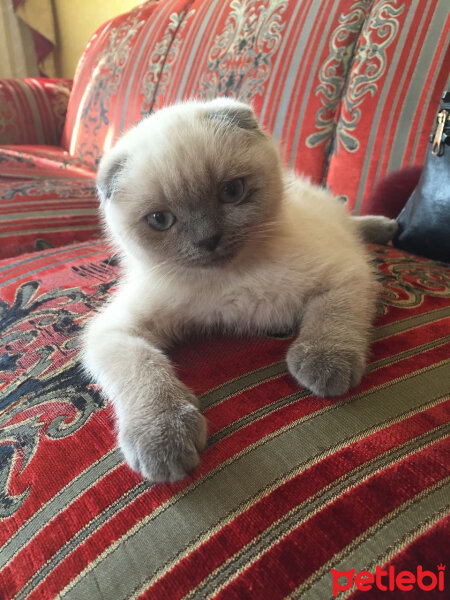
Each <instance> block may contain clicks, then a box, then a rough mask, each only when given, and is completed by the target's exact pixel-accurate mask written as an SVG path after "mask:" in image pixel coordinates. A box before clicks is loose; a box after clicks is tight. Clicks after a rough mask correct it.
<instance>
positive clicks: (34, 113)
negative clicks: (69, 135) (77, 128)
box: [0, 78, 72, 145]
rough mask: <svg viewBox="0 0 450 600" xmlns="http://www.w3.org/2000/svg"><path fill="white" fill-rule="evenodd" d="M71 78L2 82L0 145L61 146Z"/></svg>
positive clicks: (0, 87)
mask: <svg viewBox="0 0 450 600" xmlns="http://www.w3.org/2000/svg"><path fill="white" fill-rule="evenodd" d="M71 87H72V80H71V79H44V78H28V79H0V144H50V145H52V144H60V142H61V133H62V129H63V126H64V122H65V118H66V111H67V104H68V101H69V94H70V90H71Z"/></svg>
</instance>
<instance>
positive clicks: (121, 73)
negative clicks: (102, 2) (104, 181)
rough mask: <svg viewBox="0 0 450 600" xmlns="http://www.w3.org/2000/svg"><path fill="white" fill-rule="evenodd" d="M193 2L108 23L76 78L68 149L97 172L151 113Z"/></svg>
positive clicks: (152, 6)
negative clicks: (127, 133) (121, 137)
mask: <svg viewBox="0 0 450 600" xmlns="http://www.w3.org/2000/svg"><path fill="white" fill-rule="evenodd" d="M188 4H189V2H188V0H176V1H175V2H174V1H173V0H169V1H168V2H157V1H156V2H154V1H150V2H146V3H145V4H143V5H142V6H138V7H136V8H135V9H134V10H132V11H131V12H129V13H127V14H125V15H121V16H119V17H117V18H115V19H112V20H111V21H109V22H107V23H105V25H103V26H102V27H100V29H99V30H98V31H97V33H96V34H95V35H94V37H93V38H92V40H91V41H90V43H89V45H88V46H87V48H86V50H85V52H84V54H83V56H82V58H81V60H80V63H79V65H78V68H77V72H76V74H75V80H74V87H73V91H72V94H71V97H70V102H69V107H68V111H67V120H66V124H65V128H64V133H63V138H62V145H63V147H64V148H65V149H66V150H68V151H69V152H70V153H71V154H72V155H73V156H75V157H77V158H80V159H81V160H82V161H83V162H84V163H85V164H86V165H89V166H90V167H91V168H93V167H95V166H96V165H97V163H98V161H99V159H100V157H101V155H102V154H103V152H104V151H105V150H107V149H108V148H110V147H111V145H112V144H113V143H114V141H115V140H116V139H117V137H118V136H119V135H120V133H121V132H123V131H124V130H125V129H127V128H129V127H130V126H131V125H134V124H135V123H137V122H138V121H139V120H140V119H141V118H142V117H143V116H145V115H146V114H148V113H149V112H150V111H151V109H152V106H153V98H154V95H155V92H156V89H157V86H158V83H159V79H160V75H161V69H162V66H163V65H164V63H165V61H166V60H167V55H168V53H169V51H170V48H171V45H172V42H173V36H174V33H175V32H176V31H177V30H178V28H179V25H180V22H182V21H183V18H184V15H185V12H184V9H185V7H186V6H187V5H188Z"/></svg>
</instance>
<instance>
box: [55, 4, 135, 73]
mask: <svg viewBox="0 0 450 600" xmlns="http://www.w3.org/2000/svg"><path fill="white" fill-rule="evenodd" d="M142 1H143V0H140V1H139V0H79V1H78V2H74V0H53V6H54V12H55V21H56V33H57V41H58V47H57V49H56V51H55V65H56V75H57V76H58V77H73V75H74V73H75V68H76V66H77V63H78V60H79V59H80V57H81V54H82V52H83V50H84V48H85V46H86V44H87V43H88V41H89V40H90V38H91V37H92V34H93V33H94V32H95V31H96V29H98V27H100V25H101V24H102V23H104V22H105V21H107V20H108V19H111V18H112V17H115V16H116V15H120V14H121V13H124V12H127V11H129V10H130V9H131V8H133V7H135V6H137V5H138V4H142Z"/></svg>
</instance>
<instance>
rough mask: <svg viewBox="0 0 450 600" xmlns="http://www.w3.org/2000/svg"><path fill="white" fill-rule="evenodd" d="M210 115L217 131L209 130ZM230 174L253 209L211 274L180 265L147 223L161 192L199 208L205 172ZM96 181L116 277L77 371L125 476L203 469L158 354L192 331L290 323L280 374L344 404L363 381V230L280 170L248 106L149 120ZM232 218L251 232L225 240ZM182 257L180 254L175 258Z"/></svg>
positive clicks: (195, 414)
mask: <svg viewBox="0 0 450 600" xmlns="http://www.w3.org/2000/svg"><path fill="white" fill-rule="evenodd" d="M216 112H217V122H216V121H214V120H213V121H211V120H208V115H209V114H211V113H212V114H215V113H216ZM224 115H225V116H224ZM228 116H230V117H232V118H234V117H235V120H234V121H233V120H231V121H229V122H227V118H228ZM211 123H212V124H211ZM205 165H208V168H207V169H206V167H205ZM239 169H242V174H243V175H245V176H246V177H247V176H248V177H249V178H250V182H251V183H249V185H254V186H255V189H257V190H258V191H257V193H256V195H255V200H254V203H253V204H252V202H249V203H248V206H242V207H240V208H237V209H236V210H234V209H233V208H229V207H226V211H227V212H226V215H227V217H226V219H228V221H227V223H228V224H229V225H228V226H227V227H228V229H226V231H229V233H228V234H227V233H224V242H223V245H224V247H225V245H226V243H227V235H228V236H229V239H230V240H232V242H230V244H231V243H236V248H237V250H236V251H235V254H233V255H232V256H231V257H229V258H228V259H227V260H225V261H224V262H223V263H220V264H218V265H217V266H215V265H206V266H203V264H199V265H196V263H193V266H191V267H190V266H189V265H187V263H186V264H185V263H183V262H182V261H181V259H180V261H181V262H178V258H177V256H176V254H175V250H174V247H175V246H174V245H176V244H177V243H178V238H176V237H175V236H176V230H175V227H173V228H172V229H173V230H171V231H170V232H165V233H163V235H160V233H161V232H158V233H157V234H155V232H151V231H149V230H148V225H147V224H146V223H144V221H143V219H144V217H145V216H146V215H147V214H148V213H151V212H152V211H156V210H163V209H164V208H165V205H164V200H162V198H167V194H169V190H170V194H172V195H176V194H180V195H181V196H182V195H183V189H185V190H186V194H188V190H190V191H189V194H190V196H189V197H190V198H197V197H198V196H199V194H200V192H198V193H197V191H196V190H197V187H196V186H199V185H200V184H201V182H202V181H203V179H202V178H206V177H207V173H206V171H208V173H209V175H208V176H211V175H210V172H211V171H213V172H214V174H216V173H217V177H218V178H219V180H220V181H222V180H223V179H226V178H232V177H239V176H240V175H241V173H240V172H239ZM249 171H250V173H251V174H248V173H249ZM253 171H255V173H253ZM214 176H215V175H214ZM252 178H253V179H252ZM213 180H214V179H213ZM98 182H99V193H100V196H101V198H102V207H103V213H104V217H105V222H106V226H107V230H108V233H109V235H110V238H111V239H112V241H113V243H114V244H115V245H116V246H117V247H118V249H119V251H120V254H121V256H122V268H123V276H122V279H121V281H120V284H119V288H118V291H117V293H116V294H115V296H114V297H113V298H112V300H111V301H110V302H109V304H108V305H107V306H105V307H104V309H103V310H102V311H101V312H100V313H99V314H97V315H95V316H94V317H93V318H92V320H91V321H90V323H89V324H88V327H87V329H86V332H85V338H84V340H85V345H84V355H83V361H84V365H85V366H86V368H87V370H88V371H89V372H90V373H91V374H92V376H93V377H94V378H95V380H96V381H97V382H98V383H100V385H101V386H102V388H103V390H104V392H105V394H106V395H107V396H108V397H109V398H110V399H111V401H112V403H113V405H114V409H115V413H116V416H117V422H118V429H119V433H118V436H119V443H120V445H121V448H122V450H123V453H124V455H125V458H126V460H127V461H128V463H129V464H130V466H131V467H132V468H133V469H135V470H136V471H138V472H140V473H142V474H143V475H144V476H145V477H147V478H148V479H150V480H152V481H166V480H176V479H179V478H181V477H184V476H185V475H186V474H187V473H188V472H189V471H191V470H192V469H193V468H194V467H195V466H196V465H197V464H198V462H199V455H200V452H201V450H202V449H203V448H204V446H205V442H206V429H207V428H206V422H205V419H204V417H203V416H202V415H201V413H200V412H199V410H198V409H197V408H196V407H197V405H198V403H197V399H196V398H195V397H194V395H193V394H192V392H191V391H190V390H188V389H187V387H186V386H184V384H182V383H181V382H180V381H179V380H178V379H177V377H176V375H175V374H174V370H173V368H172V365H171V364H170V361H169V359H168V358H167V356H166V354H165V351H166V350H167V348H168V347H169V346H170V345H171V344H172V343H173V342H174V341H175V340H177V339H180V338H181V337H182V336H183V335H184V334H185V333H186V332H187V331H189V330H191V329H193V330H204V329H208V328H211V327H217V326H218V327H221V328H224V329H226V330H230V331H233V332H240V333H254V332H265V331H277V330H284V329H286V328H291V327H295V328H296V329H297V330H299V336H298V338H297V339H296V341H294V343H293V344H292V346H291V348H290V349H289V352H288V356H287V364H288V367H289V370H290V372H291V373H292V375H293V376H294V377H295V378H296V379H297V380H298V382H299V383H300V384H301V385H303V386H305V387H307V388H309V389H310V390H311V391H312V392H314V393H316V394H319V395H340V394H343V393H345V392H347V391H348V390H349V389H350V388H351V387H353V386H355V385H356V384H358V383H359V381H360V379H361V377H362V375H363V371H364V367H365V362H366V355H367V351H368V344H369V332H370V325H371V321H372V318H373V316H374V310H375V301H376V291H377V284H376V282H375V279H374V276H373V273H372V270H371V267H370V264H369V257H368V254H367V252H366V250H365V247H364V244H363V242H362V241H361V239H360V233H359V231H360V230H362V229H364V223H363V225H361V224H360V223H359V222H358V221H354V220H352V219H351V218H350V217H349V216H348V215H347V213H346V210H345V207H344V206H342V205H341V204H340V203H339V202H338V201H337V200H336V199H335V198H333V197H332V196H331V195H330V194H328V193H327V192H326V191H324V190H323V189H321V188H319V187H317V186H314V185H312V184H310V183H309V182H308V181H306V180H305V179H301V178H298V177H295V176H294V175H293V174H292V173H290V172H284V171H283V170H282V168H281V166H280V161H279V156H278V151H277V149H276V146H275V144H274V142H273V141H272V140H271V139H270V138H269V137H268V136H266V135H265V134H263V133H262V132H261V130H260V129H259V127H258V125H257V123H256V121H255V119H254V115H253V113H252V112H251V110H250V109H249V108H248V107H247V106H245V105H242V104H239V103H236V102H234V101H231V100H217V101H214V102H212V103H188V104H184V105H180V106H175V107H171V108H168V109H164V110H162V111H160V112H158V113H156V114H155V115H153V116H152V117H150V118H148V119H146V120H145V121H143V122H142V123H141V124H140V125H138V126H137V127H136V128H134V129H133V130H131V131H130V132H129V133H128V134H126V135H125V136H124V137H123V138H122V139H121V140H120V141H119V142H118V144H117V145H116V147H115V148H113V149H112V150H111V151H110V153H108V154H107V155H106V156H105V157H104V159H103V161H102V164H101V166H100V170H99V177H98ZM183 186H184V188H183ZM202 189H203V188H202ZM164 194H166V196H165V195H164ZM196 194H197V195H196ZM181 196H180V197H181ZM171 197H172V196H171ZM180 202H181V200H180ZM183 202H184V200H183ZM203 202H204V201H203ZM214 202H216V200H215V199H214ZM192 203H193V208H192V211H200V212H199V213H198V214H199V215H200V216H199V217H198V219H197V218H196V219H195V220H193V221H192V223H191V222H189V223H190V224H189V227H190V228H191V229H192V230H194V229H196V228H198V230H199V231H201V234H202V235H209V233H208V232H209V231H210V229H208V227H209V228H211V227H212V225H211V223H213V222H216V221H217V217H214V218H210V219H209V220H208V217H207V215H206V212H205V214H204V218H203V217H202V215H203V213H202V209H201V206H202V205H201V203H200V201H199V200H198V198H197V200H195V202H194V200H192ZM176 206H181V205H176ZM199 207H200V208H199ZM219 208H220V210H222V208H221V207H219ZM211 210H212V209H211ZM195 214H197V213H195ZM237 214H239V215H240V217H239V219H240V220H242V221H245V222H247V223H248V225H247V227H246V228H245V229H246V231H248V233H245V231H244V234H243V236H244V237H243V238H242V239H241V238H239V237H238V238H237V241H235V240H234V237H233V235H234V234H233V231H234V230H237V228H238V227H239V222H238V221H239V219H238V218H237ZM202 219H203V221H204V222H203V221H202ZM214 219H216V221H214ZM233 219H235V220H236V223H235V224H234V223H233ZM230 223H231V225H230ZM373 223H375V226H374V225H373ZM366 225H367V223H366ZM179 226H180V227H181V219H179ZM373 227H375V229H376V230H379V231H382V233H383V235H385V237H387V238H388V237H390V235H391V233H390V232H391V230H392V234H393V232H394V231H393V228H394V225H393V223H392V222H391V221H389V220H387V219H383V218H378V219H375V221H373V222H372V225H371V228H372V229H373ZM233 228H235V229H233ZM387 230H389V232H388V234H387V235H386V231H387ZM375 238H376V235H375ZM221 243H222V242H221ZM233 248H234V246H233ZM220 251H221V246H220V244H219V247H218V250H217V252H219V253H220ZM224 251H225V250H224ZM192 252H193V250H192V249H191V247H190V246H189V248H188V246H187V245H186V247H183V251H182V253H181V254H182V255H183V257H184V258H183V260H186V261H187V260H188V259H187V258H186V257H187V256H189V260H191V258H192V256H191V255H192ZM192 260H197V256H195V257H194V258H192ZM202 260H203V259H202ZM205 260H206V259H205Z"/></svg>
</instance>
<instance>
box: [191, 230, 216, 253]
mask: <svg viewBox="0 0 450 600" xmlns="http://www.w3.org/2000/svg"><path fill="white" fill-rule="evenodd" d="M221 237H222V234H221V233H216V234H215V235H212V236H211V237H208V238H205V239H203V240H200V241H199V242H197V245H198V246H199V248H202V249H203V250H208V251H209V252H214V250H215V249H216V248H217V246H218V245H219V242H220V239H221Z"/></svg>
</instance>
